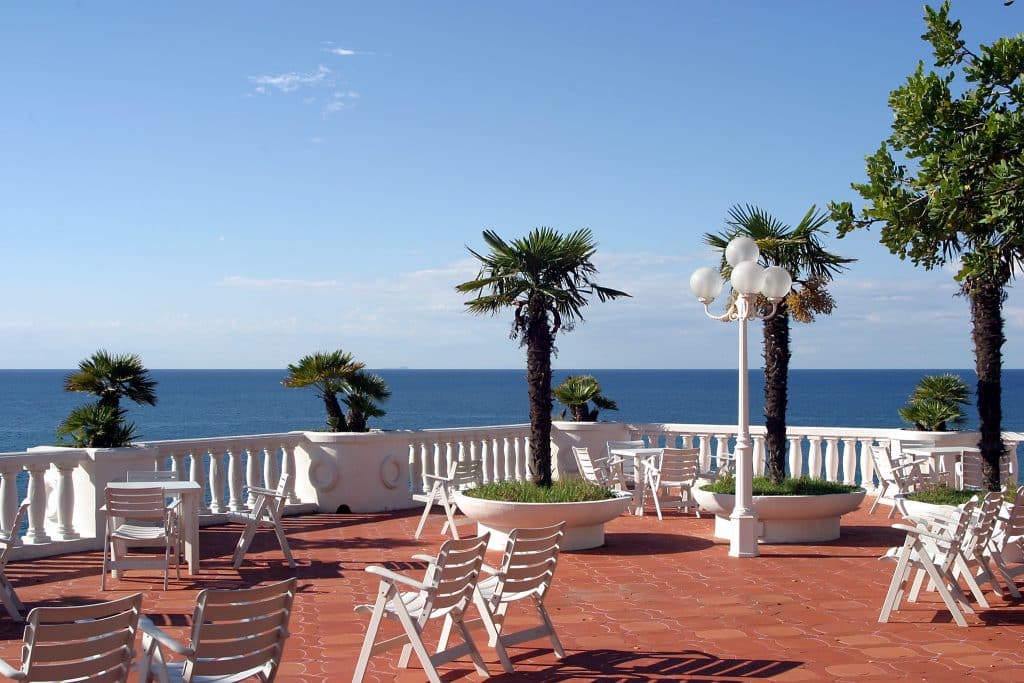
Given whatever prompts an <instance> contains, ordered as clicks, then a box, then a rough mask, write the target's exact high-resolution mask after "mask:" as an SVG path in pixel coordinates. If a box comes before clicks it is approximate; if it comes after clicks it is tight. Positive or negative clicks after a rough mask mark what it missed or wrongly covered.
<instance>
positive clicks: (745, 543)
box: [690, 237, 793, 557]
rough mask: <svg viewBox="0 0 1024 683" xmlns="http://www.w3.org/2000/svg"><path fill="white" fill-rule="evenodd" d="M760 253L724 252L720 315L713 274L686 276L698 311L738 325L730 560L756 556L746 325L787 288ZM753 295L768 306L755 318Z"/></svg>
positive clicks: (733, 247)
mask: <svg viewBox="0 0 1024 683" xmlns="http://www.w3.org/2000/svg"><path fill="white" fill-rule="evenodd" d="M760 253H761V252H760V250H759V249H758V248H757V243H756V242H754V240H752V239H750V238H749V237H737V238H736V239H734V240H732V241H731V242H729V244H728V246H727V247H726V248H725V260H726V261H728V263H729V265H730V266H732V277H731V278H730V284H731V285H732V289H733V291H734V292H735V294H736V297H735V299H734V300H733V302H732V303H731V304H730V305H729V308H728V310H726V312H725V313H723V314H722V315H712V314H711V309H710V306H711V303H712V302H713V301H714V300H715V297H717V296H718V294H719V293H720V292H721V291H722V286H723V284H724V283H723V281H722V276H721V275H720V274H719V272H718V270H716V269H714V268H698V269H697V270H696V271H695V272H694V273H693V275H691V276H690V289H691V290H692V291H693V293H694V295H695V296H696V297H697V299H698V300H699V301H700V302H701V303H702V304H704V312H705V313H707V314H708V316H709V317H711V318H713V319H715V320H725V321H731V320H735V321H737V322H738V323H739V328H740V344H739V346H740V349H739V372H740V376H739V412H738V422H737V430H736V454H735V455H736V505H735V507H734V508H733V511H732V515H731V517H730V519H731V520H732V538H731V539H730V541H729V555H731V556H732V557H757V555H758V554H759V553H758V550H757V511H756V510H755V509H754V496H753V493H752V490H751V480H752V479H753V478H754V462H753V448H752V447H751V443H750V392H749V385H748V381H747V321H748V320H750V319H751V318H761V319H767V318H770V317H772V316H773V315H775V311H776V309H777V307H778V304H779V302H780V301H782V299H783V298H785V296H786V295H787V294H789V288H790V287H791V286H792V284H793V279H792V277H790V275H789V273H788V272H786V269H785V268H780V267H779V266H771V267H769V268H762V267H761V266H759V265H758V264H757V259H758V256H760ZM758 294H763V295H764V296H765V297H767V299H768V301H770V302H771V304H772V310H771V312H770V313H768V314H767V315H764V316H761V315H759V314H758V312H757V307H756V306H755V304H756V302H757V296H758Z"/></svg>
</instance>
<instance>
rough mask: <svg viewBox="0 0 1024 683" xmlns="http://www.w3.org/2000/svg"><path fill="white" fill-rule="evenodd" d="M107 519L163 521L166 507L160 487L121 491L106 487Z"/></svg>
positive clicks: (120, 489)
mask: <svg viewBox="0 0 1024 683" xmlns="http://www.w3.org/2000/svg"><path fill="white" fill-rule="evenodd" d="M105 493H106V499H107V519H108V520H109V519H113V518H114V517H123V518H124V519H130V520H153V519H164V516H165V515H166V514H167V505H166V502H165V498H164V490H163V489H162V488H160V487H152V488H149V487H147V488H144V489H122V488H111V487H107V489H106V491H105Z"/></svg>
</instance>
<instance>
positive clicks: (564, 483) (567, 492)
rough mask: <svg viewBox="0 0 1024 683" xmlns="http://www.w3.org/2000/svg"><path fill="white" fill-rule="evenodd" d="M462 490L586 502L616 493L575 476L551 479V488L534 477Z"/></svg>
mask: <svg viewBox="0 0 1024 683" xmlns="http://www.w3.org/2000/svg"><path fill="white" fill-rule="evenodd" d="M463 493H465V494H466V495H467V496H470V497H472V498H482V499H484V500H501V501H506V502H509V503H584V502H587V501H591V500H606V499H608V498H614V497H615V494H614V493H612V492H611V491H610V490H609V489H606V488H605V487H603V486H598V485H597V484H592V483H590V482H588V481H584V480H583V479H579V478H576V477H570V478H568V479H559V480H558V481H555V482H552V484H551V488H542V487H540V486H537V485H536V484H534V483H533V482H532V481H499V482H492V483H490V484H483V485H481V486H477V487H475V488H472V489H469V490H468V491H464V492H463Z"/></svg>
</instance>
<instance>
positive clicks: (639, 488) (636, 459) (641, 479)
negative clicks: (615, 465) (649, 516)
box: [608, 447, 662, 517]
mask: <svg viewBox="0 0 1024 683" xmlns="http://www.w3.org/2000/svg"><path fill="white" fill-rule="evenodd" d="M661 451H662V449H660V448H649V447H648V448H612V449H611V450H609V451H608V453H609V454H610V455H617V456H619V457H620V458H632V459H633V481H634V482H636V493H635V494H634V496H639V498H636V506H635V508H634V511H633V512H634V514H636V515H637V516H640V517H642V516H643V514H644V497H645V495H646V493H647V478H646V477H645V476H644V468H645V467H646V466H647V465H646V463H647V460H648V459H649V458H652V457H656V456H659V455H661Z"/></svg>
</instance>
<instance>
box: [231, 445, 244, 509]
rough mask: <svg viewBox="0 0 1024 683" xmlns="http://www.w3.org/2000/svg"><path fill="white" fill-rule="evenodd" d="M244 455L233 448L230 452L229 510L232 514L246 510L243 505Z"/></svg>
mask: <svg viewBox="0 0 1024 683" xmlns="http://www.w3.org/2000/svg"><path fill="white" fill-rule="evenodd" d="M242 475H243V468H242V453H241V451H240V450H239V449H237V448H233V449H231V450H229V451H228V508H229V509H230V510H231V511H232V512H241V511H243V510H245V505H243V504H242Z"/></svg>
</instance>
